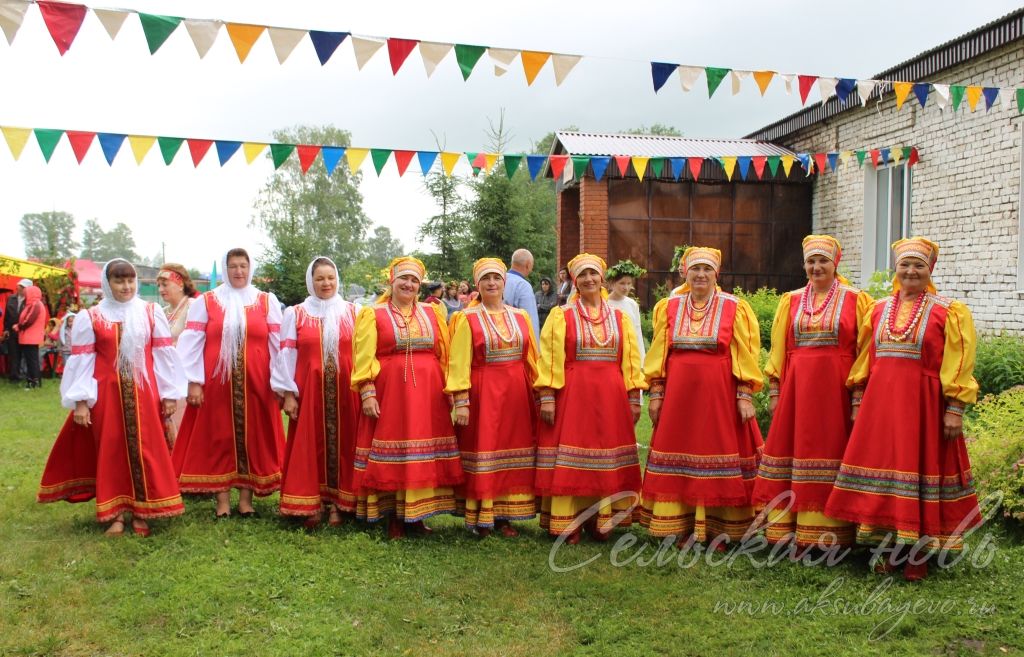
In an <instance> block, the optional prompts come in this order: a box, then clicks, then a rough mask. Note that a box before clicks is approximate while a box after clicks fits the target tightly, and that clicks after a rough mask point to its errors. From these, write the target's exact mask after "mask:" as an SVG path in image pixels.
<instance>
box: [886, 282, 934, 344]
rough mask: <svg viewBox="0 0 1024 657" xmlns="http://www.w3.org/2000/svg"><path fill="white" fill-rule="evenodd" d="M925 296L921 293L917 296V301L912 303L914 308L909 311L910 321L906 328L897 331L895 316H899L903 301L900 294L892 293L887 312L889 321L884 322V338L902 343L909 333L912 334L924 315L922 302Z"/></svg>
mask: <svg viewBox="0 0 1024 657" xmlns="http://www.w3.org/2000/svg"><path fill="white" fill-rule="evenodd" d="M926 296H927V295H926V294H925V293H923V292H922V293H921V294H919V295H917V300H916V301H914V307H913V308H912V309H911V311H910V320H909V321H908V322H907V325H906V326H904V327H903V328H902V329H898V328H897V327H896V316H897V315H899V314H900V306H901V305H902V304H903V301H902V299H900V293H899V291H898V290H897V291H896V292H893V295H892V298H893V301H892V305H891V307H890V311H889V321H888V322H886V325H885V333H886V337H887V338H888V339H889V340H890V341H891V342H903V341H904V340H906V339H907V338H908V337H910V334H911V333H913V332H914V329H915V328H916V327H917V324H918V322H920V321H921V316H922V315H923V314H924V300H925V297H926Z"/></svg>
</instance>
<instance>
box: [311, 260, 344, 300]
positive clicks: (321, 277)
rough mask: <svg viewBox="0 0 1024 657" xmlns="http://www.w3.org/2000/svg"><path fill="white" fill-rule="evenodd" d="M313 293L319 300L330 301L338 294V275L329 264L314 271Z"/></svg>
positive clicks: (319, 266)
mask: <svg viewBox="0 0 1024 657" xmlns="http://www.w3.org/2000/svg"><path fill="white" fill-rule="evenodd" d="M313 291H314V292H316V296H317V298H319V299H330V298H332V297H334V295H335V294H337V293H338V274H337V272H335V271H334V267H332V266H330V265H328V264H322V265H318V266H317V267H315V268H314V269H313Z"/></svg>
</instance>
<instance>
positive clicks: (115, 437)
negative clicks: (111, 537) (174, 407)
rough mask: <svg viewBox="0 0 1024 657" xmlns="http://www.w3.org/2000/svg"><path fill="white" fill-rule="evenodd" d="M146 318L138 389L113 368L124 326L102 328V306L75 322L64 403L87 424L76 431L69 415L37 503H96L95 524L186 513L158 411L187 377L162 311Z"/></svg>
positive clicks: (177, 392) (151, 309)
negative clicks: (84, 414)
mask: <svg viewBox="0 0 1024 657" xmlns="http://www.w3.org/2000/svg"><path fill="white" fill-rule="evenodd" d="M154 310H155V312H154ZM147 313H148V315H149V322H150V340H149V344H148V345H147V346H146V375H147V379H145V380H144V381H142V382H139V381H136V380H135V379H134V378H132V377H130V376H126V375H124V374H122V373H120V372H119V370H118V368H117V355H118V347H119V345H120V341H121V323H120V322H110V321H107V320H106V319H105V318H104V317H103V315H102V314H101V312H100V308H99V307H93V308H91V309H90V310H89V311H88V313H80V314H79V315H78V317H77V321H75V324H74V326H73V328H72V338H71V345H72V346H71V358H70V359H69V360H68V364H67V368H66V370H65V373H64V378H63V380H62V381H61V401H62V403H63V405H64V406H65V407H67V408H70V409H74V407H75V404H76V402H79V401H85V402H87V403H88V404H89V405H90V409H91V411H90V413H91V420H92V424H91V425H90V426H84V427H83V426H80V425H77V424H75V422H74V419H73V414H69V415H68V418H67V420H66V421H65V422H64V426H63V427H62V428H61V431H60V434H59V435H58V436H57V441H56V443H55V444H54V446H53V449H52V450H51V452H50V457H49V459H47V462H46V468H45V469H44V470H43V477H42V482H41V483H40V485H39V493H38V496H37V499H38V501H39V502H56V501H59V500H65V501H67V502H86V501H88V500H91V499H93V498H94V497H95V498H96V519H97V520H98V521H99V522H109V521H111V520H114V519H115V518H117V516H118V515H120V514H122V513H125V512H129V513H131V514H132V515H133V516H135V517H136V518H162V517H168V516H176V515H180V514H181V513H183V512H184V510H185V508H184V506H183V505H182V501H181V495H180V494H179V492H178V481H177V479H176V477H175V476H174V467H173V466H172V464H171V456H170V453H169V452H168V451H167V443H166V441H165V439H164V425H163V418H162V416H161V408H160V400H161V399H177V398H178V397H180V396H181V395H182V394H183V392H182V391H183V390H184V387H185V385H184V384H185V382H184V374H183V372H182V369H181V364H180V362H179V361H178V358H177V354H176V353H175V352H174V348H173V346H172V344H171V334H170V331H169V330H168V328H167V320H166V319H165V318H164V315H163V312H162V311H161V310H159V309H156V306H155V305H153V304H148V308H147Z"/></svg>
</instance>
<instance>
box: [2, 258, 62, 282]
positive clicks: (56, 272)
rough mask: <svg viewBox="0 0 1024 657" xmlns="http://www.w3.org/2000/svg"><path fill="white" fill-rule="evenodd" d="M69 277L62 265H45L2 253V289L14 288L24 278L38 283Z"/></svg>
mask: <svg viewBox="0 0 1024 657" xmlns="http://www.w3.org/2000/svg"><path fill="white" fill-rule="evenodd" d="M57 277H64V278H67V277H68V271H67V270H66V269H63V268H61V267H54V266H52V265H44V264H43V263H41V262H31V261H29V260H22V259H20V258H14V257H12V256H5V255H0V289H6V290H14V289H15V288H16V287H17V285H18V281H20V280H21V279H23V278H28V279H31V280H32V282H34V283H38V282H39V281H41V280H43V279H51V278H57Z"/></svg>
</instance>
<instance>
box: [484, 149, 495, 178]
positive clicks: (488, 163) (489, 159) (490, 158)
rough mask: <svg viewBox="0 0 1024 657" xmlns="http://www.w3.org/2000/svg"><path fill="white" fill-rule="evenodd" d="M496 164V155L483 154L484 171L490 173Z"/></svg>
mask: <svg viewBox="0 0 1024 657" xmlns="http://www.w3.org/2000/svg"><path fill="white" fill-rule="evenodd" d="M497 163H498V154H497V153H484V171H485V172H486V173H488V174H489V173H490V172H491V169H493V168H494V165H495V164H497Z"/></svg>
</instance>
